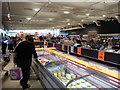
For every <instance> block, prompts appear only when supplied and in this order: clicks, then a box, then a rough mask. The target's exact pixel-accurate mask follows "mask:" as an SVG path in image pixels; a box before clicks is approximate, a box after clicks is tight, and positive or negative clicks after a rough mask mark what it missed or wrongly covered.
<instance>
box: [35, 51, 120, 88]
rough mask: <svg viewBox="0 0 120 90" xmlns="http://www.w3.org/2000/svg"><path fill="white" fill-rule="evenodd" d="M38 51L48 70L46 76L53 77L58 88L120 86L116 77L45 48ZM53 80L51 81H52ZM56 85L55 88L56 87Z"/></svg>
mask: <svg viewBox="0 0 120 90" xmlns="http://www.w3.org/2000/svg"><path fill="white" fill-rule="evenodd" d="M37 53H38V56H39V62H38V63H40V64H42V66H43V67H44V69H46V71H43V72H44V73H45V72H48V73H47V75H46V77H47V78H52V80H53V82H54V83H56V84H57V85H58V86H57V87H58V88H66V89H67V88H68V89H74V88H76V89H85V88H86V89H88V88H89V89H93V88H94V89H99V88H102V89H105V90H106V89H112V90H114V89H115V90H116V89H119V88H120V86H119V84H120V82H119V80H118V79H116V78H113V77H111V76H108V75H106V74H103V73H100V72H98V71H96V70H93V69H90V68H88V67H85V66H83V65H80V64H78V63H75V62H73V61H71V60H69V59H67V58H65V57H62V56H59V55H57V54H55V53H52V52H49V51H47V50H44V49H42V50H38V51H37ZM41 71H42V70H41ZM37 72H38V73H40V71H39V70H37ZM43 72H42V73H43ZM40 76H42V75H40ZM48 81H50V80H48ZM53 82H52V81H50V83H53ZM46 85H47V84H46ZM54 86H55V85H54ZM54 86H53V88H55V87H54Z"/></svg>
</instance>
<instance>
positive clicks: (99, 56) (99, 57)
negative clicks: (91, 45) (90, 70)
mask: <svg viewBox="0 0 120 90" xmlns="http://www.w3.org/2000/svg"><path fill="white" fill-rule="evenodd" d="M104 57H105V52H104V51H99V52H98V59H99V60H103V61H104Z"/></svg>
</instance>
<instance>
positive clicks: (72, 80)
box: [66, 73, 95, 87]
mask: <svg viewBox="0 0 120 90" xmlns="http://www.w3.org/2000/svg"><path fill="white" fill-rule="evenodd" d="M93 74H95V73H90V74H87V75H84V76H81V77H76V78H74V79H72V80H70V81H69V82H68V83H67V84H66V87H67V86H68V85H69V84H70V83H72V82H74V81H75V80H78V79H82V78H85V77H87V76H90V75H93Z"/></svg>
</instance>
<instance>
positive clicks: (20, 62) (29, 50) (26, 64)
mask: <svg viewBox="0 0 120 90" xmlns="http://www.w3.org/2000/svg"><path fill="white" fill-rule="evenodd" d="M32 55H34V58H35V59H36V60H37V54H36V51H35V46H34V43H33V38H32V37H31V36H29V35H27V36H26V41H22V42H20V43H19V44H18V45H17V46H16V48H15V51H14V63H16V64H17V66H18V67H21V69H22V75H23V78H22V80H21V81H20V84H21V85H22V88H23V89H26V88H29V87H30V85H29V84H27V82H28V79H29V75H30V66H31V62H32Z"/></svg>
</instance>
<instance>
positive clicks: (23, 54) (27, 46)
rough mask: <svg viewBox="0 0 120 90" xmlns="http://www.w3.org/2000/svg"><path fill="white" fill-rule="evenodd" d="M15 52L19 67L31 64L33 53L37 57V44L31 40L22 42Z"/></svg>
mask: <svg viewBox="0 0 120 90" xmlns="http://www.w3.org/2000/svg"><path fill="white" fill-rule="evenodd" d="M14 52H15V53H16V63H17V65H18V66H19V67H28V66H31V62H32V55H34V58H37V54H36V51H35V46H34V44H33V43H31V42H29V41H22V42H20V43H19V44H18V45H17V46H16V48H15V51H14Z"/></svg>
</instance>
